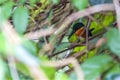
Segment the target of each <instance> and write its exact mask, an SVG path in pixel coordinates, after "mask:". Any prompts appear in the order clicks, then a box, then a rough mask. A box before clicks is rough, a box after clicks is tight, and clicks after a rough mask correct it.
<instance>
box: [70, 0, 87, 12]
mask: <svg viewBox="0 0 120 80" xmlns="http://www.w3.org/2000/svg"><path fill="white" fill-rule="evenodd" d="M72 4H73V6H75V7H76V8H77V9H79V10H82V9H84V8H85V7H87V5H88V0H72Z"/></svg>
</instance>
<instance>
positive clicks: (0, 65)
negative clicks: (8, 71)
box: [0, 56, 5, 80]
mask: <svg viewBox="0 0 120 80" xmlns="http://www.w3.org/2000/svg"><path fill="white" fill-rule="evenodd" d="M0 80H5V64H4V62H3V60H2V59H1V56H0Z"/></svg>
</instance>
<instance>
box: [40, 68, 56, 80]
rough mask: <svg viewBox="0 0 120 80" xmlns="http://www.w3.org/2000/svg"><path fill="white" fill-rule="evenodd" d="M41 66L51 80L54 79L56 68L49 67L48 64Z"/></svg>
mask: <svg viewBox="0 0 120 80" xmlns="http://www.w3.org/2000/svg"><path fill="white" fill-rule="evenodd" d="M41 68H42V70H43V71H44V73H45V74H46V75H47V77H48V78H49V79H51V80H53V79H54V74H55V71H56V70H55V68H53V67H48V66H41Z"/></svg>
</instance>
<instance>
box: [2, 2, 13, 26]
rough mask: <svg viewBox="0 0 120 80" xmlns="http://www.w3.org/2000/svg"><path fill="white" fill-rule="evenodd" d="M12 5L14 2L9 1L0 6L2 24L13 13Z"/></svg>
mask: <svg viewBox="0 0 120 80" xmlns="http://www.w3.org/2000/svg"><path fill="white" fill-rule="evenodd" d="M12 7H13V2H11V1H8V2H7V3H4V5H2V6H0V24H2V22H3V21H5V20H6V19H8V18H9V17H10V15H11V13H12Z"/></svg>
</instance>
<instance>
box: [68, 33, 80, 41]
mask: <svg viewBox="0 0 120 80" xmlns="http://www.w3.org/2000/svg"><path fill="white" fill-rule="evenodd" d="M77 40H78V38H77V36H76V35H75V34H73V35H72V36H71V37H70V38H69V42H75V41H77Z"/></svg>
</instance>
